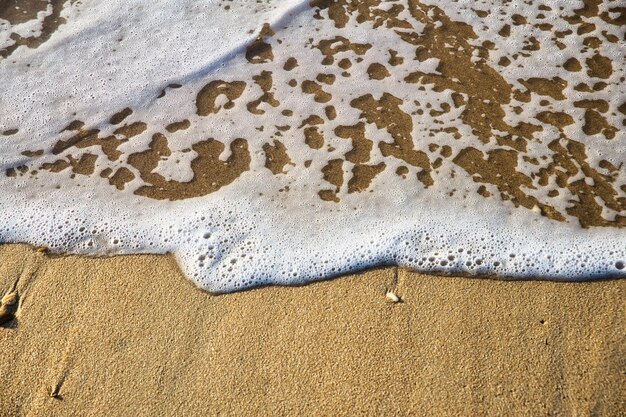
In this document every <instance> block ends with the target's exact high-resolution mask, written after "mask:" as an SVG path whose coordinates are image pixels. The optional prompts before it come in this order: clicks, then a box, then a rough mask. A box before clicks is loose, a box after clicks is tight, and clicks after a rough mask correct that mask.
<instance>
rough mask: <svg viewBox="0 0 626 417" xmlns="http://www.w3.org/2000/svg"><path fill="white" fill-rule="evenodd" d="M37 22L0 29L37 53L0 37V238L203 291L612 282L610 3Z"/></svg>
mask: <svg viewBox="0 0 626 417" xmlns="http://www.w3.org/2000/svg"><path fill="white" fill-rule="evenodd" d="M9 3H10V2H9ZM42 3H43V5H42ZM37 7H38V8H40V9H41V10H39V11H37V10H30V11H29V13H30V14H28V13H24V16H26V15H27V16H30V20H29V18H27V17H24V16H22V15H20V18H19V19H17V18H15V17H14V16H15V13H14V10H13V9H11V10H13V14H10V13H9V12H8V11H7V10H6V8H5V10H1V9H0V24H2V26H0V27H2V28H3V29H2V30H3V31H5V30H7V31H10V30H14V29H13V28H17V27H18V26H19V25H22V26H19V27H27V26H28V25H30V26H32V27H33V28H35V29H33V30H34V31H35V32H36V33H35V32H33V33H35V34H34V35H33V37H32V38H33V39H39V40H38V41H37V42H35V41H33V42H26V41H20V40H19V39H23V38H24V36H25V35H24V34H22V35H19V36H21V37H18V35H10V34H9V35H7V34H6V33H3V34H2V35H1V36H0V41H2V42H4V43H2V44H0V48H4V49H0V77H1V78H2V80H4V84H8V88H6V89H5V90H3V91H1V92H0V103H3V106H2V108H0V134H1V135H0V155H1V156H0V168H1V171H0V172H1V174H0V188H1V190H0V192H2V197H1V198H0V241H3V242H16V241H19V242H29V243H32V244H36V245H43V246H46V247H49V248H50V250H52V251H55V252H70V253H81V254H92V255H107V254H126V253H165V252H172V253H174V254H175V256H176V257H177V259H178V261H179V263H180V265H181V267H182V269H183V270H184V271H185V273H186V274H187V275H188V276H189V277H190V278H191V279H192V280H194V281H195V282H196V283H197V284H198V285H199V286H201V287H202V288H205V289H208V290H210V291H214V292H228V291H234V290H238V289H244V288H249V287H252V286H257V285H263V284H296V283H303V282H309V281H312V280H315V279H321V278H327V277H331V276H335V275H339V274H341V273H346V272H351V271H355V270H359V269H363V268H367V267H371V266H374V265H380V264H398V265H402V266H406V267H410V268H414V269H418V270H421V271H430V272H438V273H467V274H471V275H475V274H489V275H497V276H502V277H519V278H549V279H588V278H596V277H609V276H624V275H626V269H625V262H626V237H625V234H624V232H623V230H622V228H623V227H624V226H626V173H625V172H624V161H626V146H624V145H625V141H626V135H625V134H624V126H625V123H626V122H625V119H624V117H625V116H626V103H625V99H624V97H623V94H621V95H620V86H621V85H623V83H624V81H625V79H624V59H623V57H624V52H625V47H624V31H623V27H624V24H625V18H626V11H625V10H624V9H623V8H621V7H619V6H618V5H617V3H616V2H604V3H599V2H595V1H586V2H582V1H580V2H576V1H549V2H547V1H546V2H532V4H530V5H529V4H526V3H524V2H515V1H513V2H509V3H507V4H504V5H503V4H501V2H480V3H478V2H471V1H434V0H423V1H416V0H408V1H406V0H403V1H385V2H383V1H377V0H367V1H349V0H337V1H319V0H314V1H312V2H310V3H309V2H301V1H281V2H279V1H269V2H261V3H259V2H255V1H243V0H238V1H223V2H203V3H198V2H193V1H163V2H159V3H158V5H157V4H153V2H143V1H136V2H122V1H107V2H104V1H95V0H91V1H83V2H65V3H58V2H55V1H50V2H48V4H47V5H46V3H45V2H38V3H37ZM9 11H10V10H9ZM47 16H56V18H55V19H56V20H55V22H56V23H55V24H50V23H48V24H46V22H47V21H49V20H50V18H48V17H47ZM3 19H4V21H6V23H4V21H3ZM47 19H48V20H47ZM24 25H26V26H24ZM5 28H8V29H5ZM37 28H38V29H37ZM18 29H19V28H18ZM15 30H17V29H15ZM15 30H14V31H15ZM37 30H39V32H37ZM20 42H21V43H20ZM2 57H4V59H2ZM7 80H10V81H8V82H7Z"/></svg>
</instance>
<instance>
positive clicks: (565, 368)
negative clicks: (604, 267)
mask: <svg viewBox="0 0 626 417" xmlns="http://www.w3.org/2000/svg"><path fill="white" fill-rule="evenodd" d="M396 277H397V278H396ZM0 290H1V292H2V294H3V295H6V294H12V295H11V296H9V297H6V296H5V298H4V304H3V307H2V308H3V309H4V310H3V311H5V312H7V311H9V312H12V313H10V314H13V315H14V316H15V318H14V319H12V320H10V321H8V322H6V323H4V324H3V325H2V327H1V328H0V346H1V347H2V349H1V356H0V384H1V385H2V387H3V393H2V396H0V414H1V415H3V416H5V415H6V416H13V415H25V416H26V415H30V416H34V415H37V416H53V415H54V416H59V415H441V416H444V415H450V416H452V415H536V416H538V415H603V416H617V415H621V414H622V413H623V412H624V410H625V409H626V402H625V398H624V395H623V393H624V392H625V390H626V359H625V358H626V340H625V335H624V322H626V305H625V303H624V299H625V296H626V281H624V280H615V281H596V282H583V283H555V282H545V281H544V282H537V281H534V282H531V281H494V280H486V279H467V278H449V277H433V276H426V275H422V274H418V273H412V272H408V271H404V270H399V271H396V268H385V269H378V270H373V271H369V272H365V273H362V274H356V275H351V276H347V277H342V278H339V279H334V280H330V281H325V282H320V283H317V284H312V285H308V286H303V287H266V288H261V289H256V290H251V291H245V292H240V293H234V294H229V295H222V296H212V295H210V294H208V293H206V292H203V291H201V290H199V289H197V288H196V287H195V286H194V285H193V284H192V283H191V282H190V281H188V280H187V279H186V278H185V277H184V276H183V275H182V274H181V272H180V271H179V269H178V267H177V265H176V262H175V261H174V260H173V259H172V258H171V257H168V256H121V257H113V258H107V259H90V258H83V257H75V256H69V257H53V256H52V257H51V256H48V255H46V254H44V253H40V252H37V251H36V250H35V249H33V248H30V247H27V246H25V245H3V246H0ZM388 290H389V291H392V292H393V293H395V294H397V295H398V296H399V297H400V298H401V300H402V301H401V302H399V303H393V302H391V301H390V300H389V299H388V298H387V297H386V296H385V293H386V291H388ZM12 303H14V304H12Z"/></svg>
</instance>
